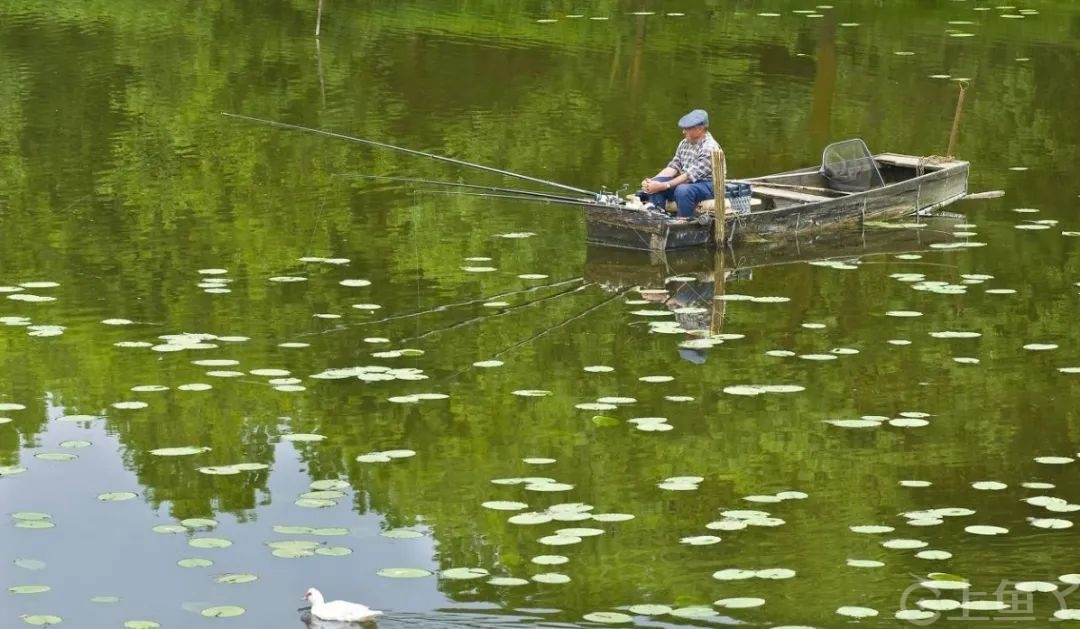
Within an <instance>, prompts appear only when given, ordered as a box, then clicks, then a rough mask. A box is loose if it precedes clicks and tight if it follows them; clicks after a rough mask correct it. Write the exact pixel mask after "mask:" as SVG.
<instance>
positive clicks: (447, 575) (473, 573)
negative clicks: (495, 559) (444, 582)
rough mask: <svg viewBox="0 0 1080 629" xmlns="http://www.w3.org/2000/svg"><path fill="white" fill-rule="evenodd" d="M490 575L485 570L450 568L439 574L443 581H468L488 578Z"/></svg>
mask: <svg viewBox="0 0 1080 629" xmlns="http://www.w3.org/2000/svg"><path fill="white" fill-rule="evenodd" d="M488 575H489V573H488V571H487V570H485V569H483V568H448V569H446V570H443V571H441V572H440V573H439V576H440V577H442V578H443V579H452V580H457V581H467V580H470V579H479V578H482V577H486V576H488Z"/></svg>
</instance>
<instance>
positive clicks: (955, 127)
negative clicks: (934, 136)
mask: <svg viewBox="0 0 1080 629" xmlns="http://www.w3.org/2000/svg"><path fill="white" fill-rule="evenodd" d="M965 92H967V82H966V81H961V82H960V96H958V97H957V99H956V113H954V114H953V120H952V130H951V131H949V148H947V149H945V156H946V157H948V158H949V159H952V158H953V149H955V148H956V133H957V131H959V129H960V113H961V110H962V109H963V108H964V93H965Z"/></svg>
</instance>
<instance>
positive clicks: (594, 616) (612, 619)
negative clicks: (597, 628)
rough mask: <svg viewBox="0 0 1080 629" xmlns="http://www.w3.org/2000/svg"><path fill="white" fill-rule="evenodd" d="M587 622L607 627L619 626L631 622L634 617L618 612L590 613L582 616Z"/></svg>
mask: <svg viewBox="0 0 1080 629" xmlns="http://www.w3.org/2000/svg"><path fill="white" fill-rule="evenodd" d="M582 618H584V619H585V620H588V621H589V622H598V623H603V624H608V625H614V624H621V623H625V622H633V621H634V617H633V616H629V615H627V614H622V613H619V612H591V613H588V614H585V615H584V616H582Z"/></svg>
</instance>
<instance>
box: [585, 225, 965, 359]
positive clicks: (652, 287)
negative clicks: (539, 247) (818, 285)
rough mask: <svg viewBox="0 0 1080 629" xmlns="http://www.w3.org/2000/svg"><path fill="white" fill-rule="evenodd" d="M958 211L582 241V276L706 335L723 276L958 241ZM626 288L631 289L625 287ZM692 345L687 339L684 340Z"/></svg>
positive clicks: (712, 328) (689, 355)
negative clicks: (723, 236) (685, 238)
mask: <svg viewBox="0 0 1080 629" xmlns="http://www.w3.org/2000/svg"><path fill="white" fill-rule="evenodd" d="M962 220H963V217H962V216H960V215H951V216H948V217H934V218H929V219H923V220H922V222H921V223H920V224H919V226H917V227H873V228H863V229H859V230H846V231H835V232H829V233H826V234H822V235H819V236H816V237H814V238H809V239H792V240H788V241H781V242H763V243H742V244H739V245H737V246H735V247H728V248H724V249H721V250H713V249H709V248H697V249H682V250H673V251H666V252H665V251H638V250H630V249H613V248H611V247H604V246H590V247H589V248H588V249H587V251H586V255H585V272H584V278H585V281H586V282H587V283H590V284H595V285H598V286H600V287H602V288H603V289H604V290H607V291H612V292H624V291H628V290H634V291H636V294H635V297H637V296H638V295H640V299H643V300H646V301H649V302H652V303H654V304H657V305H663V306H665V307H666V308H668V309H670V310H671V311H672V312H673V314H674V318H675V322H676V323H677V325H678V330H677V331H681V332H685V333H687V334H688V335H691V336H694V337H699V338H703V339H707V338H709V337H714V336H716V335H718V334H721V330H722V328H723V323H724V313H725V308H726V305H727V303H728V301H727V300H724V299H718V297H720V296H722V295H723V294H724V293H725V291H726V290H727V289H728V284H729V283H730V282H736V281H746V280H751V279H753V277H754V272H755V270H762V269H765V268H769V267H777V266H782V265H787V264H795V263H806V262H812V261H819V260H822V261H823V260H829V261H833V262H837V263H841V262H857V261H863V260H865V259H867V258H870V257H873V256H878V255H890V256H892V255H898V254H901V253H918V252H926V251H933V250H935V249H934V247H933V245H935V244H937V243H949V242H958V240H959V239H958V238H957V237H956V236H954V235H953V232H954V230H955V226H956V225H957V224H959V223H960V222H961V221H962ZM631 294H634V293H631ZM686 345H687V343H685V342H684V343H682V344H681V346H682V347H683V349H681V350H680V355H681V356H682V357H683V358H684V359H687V360H690V361H691V362H695V363H701V362H704V361H705V354H704V353H703V352H701V351H699V350H698V349H694V348H692V347H686ZM691 345H693V344H691Z"/></svg>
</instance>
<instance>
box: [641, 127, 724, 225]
mask: <svg viewBox="0 0 1080 629" xmlns="http://www.w3.org/2000/svg"><path fill="white" fill-rule="evenodd" d="M679 127H681V128H682V133H683V140H682V142H679V146H678V147H676V149H675V157H673V158H672V159H671V161H670V162H668V165H667V166H665V167H664V169H663V170H661V171H660V172H658V173H657V174H656V176H654V177H652V178H651V179H644V180H642V182H641V190H642V192H641V193H639V196H641V197H642V200H643V201H648V202H649V203H652V204H653V205H655V206H656V207H658V208H660V209H661V210H663V209H664V208H666V207H667V202H668V201H675V206H676V208H677V212H676V216H678V217H679V218H682V219H690V218H691V217H693V216H694V208H695V207H696V206H697V204H698V203H700V202H702V201H704V200H705V199H712V198H714V194H713V182H712V153H713V151H715V150H716V149H719V148H720V144H718V143H717V141H716V140H715V139H714V138H713V136H712V134H711V133H709V114H707V113H706V112H705V110H704V109H695V110H694V111H691V112H690V113H688V114H686V115H685V116H683V117H682V118H680V119H679Z"/></svg>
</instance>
